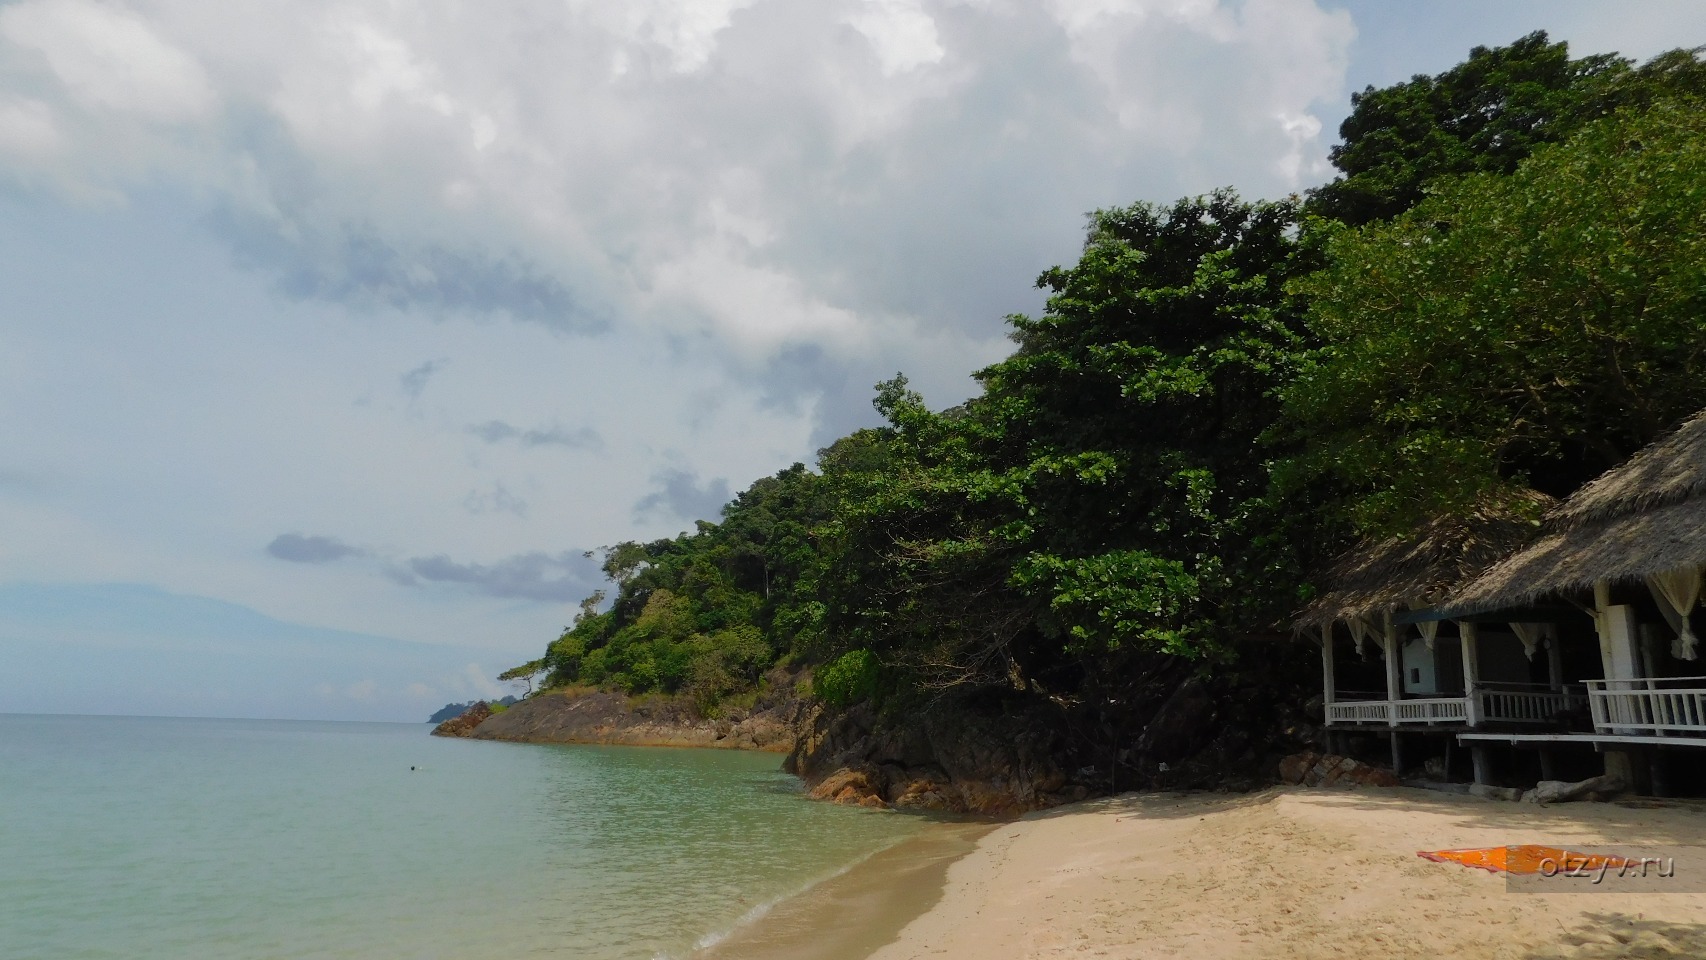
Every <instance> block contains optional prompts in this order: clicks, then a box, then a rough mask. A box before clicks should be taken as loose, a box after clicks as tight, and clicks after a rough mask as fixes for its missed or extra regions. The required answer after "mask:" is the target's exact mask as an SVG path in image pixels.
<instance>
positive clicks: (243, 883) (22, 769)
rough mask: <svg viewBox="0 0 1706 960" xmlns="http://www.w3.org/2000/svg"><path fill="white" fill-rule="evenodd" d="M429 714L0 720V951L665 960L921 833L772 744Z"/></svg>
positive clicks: (136, 959)
mask: <svg viewBox="0 0 1706 960" xmlns="http://www.w3.org/2000/svg"><path fill="white" fill-rule="evenodd" d="M428 729H429V728H428V727H427V726H425V725H405V724H371V723H313V722H292V721H269V720H180V719H164V718H132V717H66V716H21V715H9V714H0V958H5V960H25V958H30V960H34V958H43V960H49V958H51V960H77V958H97V957H99V958H123V960H141V958H156V957H157V958H171V960H199V958H208V960H238V958H250V957H254V958H261V957H265V958H303V957H315V958H364V960H365V958H378V957H399V958H436V957H443V958H447V960H448V958H463V960H480V958H488V957H489V958H500V957H503V958H508V957H519V956H526V957H563V958H576V960H581V958H584V960H607V958H629V957H632V958H639V960H647V958H652V957H657V956H684V955H686V954H688V953H690V952H691V951H692V950H693V948H694V946H695V945H696V944H699V943H704V942H708V941H707V938H708V937H709V938H713V939H714V937H715V936H716V934H718V933H719V932H720V931H727V930H729V929H731V928H732V927H734V926H735V925H736V924H738V923H741V922H743V919H751V917H752V916H754V915H756V914H760V913H762V912H763V910H764V909H765V907H766V905H767V904H770V903H772V902H774V901H775V900H777V899H778V898H781V897H784V896H787V895H789V894H792V893H795V892H798V891H800V890H802V889H804V888H806V887H807V886H809V885H810V884H812V883H813V882H815V881H818V880H821V879H823V878H825V877H827V876H829V875H832V874H833V873H835V872H836V871H838V870H840V869H842V868H844V867H846V866H847V865H849V864H851V863H853V862H855V861H857V860H859V859H860V858H862V857H864V856H867V855H869V854H870V853H872V852H874V851H876V850H878V849H881V848H883V847H885V846H888V845H890V844H892V843H894V842H897V841H898V840H900V839H902V838H904V837H905V836H907V835H909V834H910V833H912V832H913V831H915V830H916V829H918V823H917V821H915V820H912V819H910V818H906V817H901V816H896V815H892V814H885V813H881V812H872V811H864V810H857V809H849V808H844V807H835V806H831V805H829V804H822V803H813V802H810V801H807V800H805V799H804V798H803V797H801V796H800V794H799V792H798V789H797V786H796V784H795V782H794V780H793V778H791V777H788V776H786V775H785V774H783V773H781V772H780V771H779V769H778V768H779V762H780V758H779V757H777V756H774V755H768V754H751V753H737V752H733V751H723V750H669V749H655V748H624V747H583V746H561V747H560V746H535V745H521V744H504V743H484V742H470V741H465V740H442V739H438V738H436V737H429V736H427V731H428ZM411 768H413V769H411Z"/></svg>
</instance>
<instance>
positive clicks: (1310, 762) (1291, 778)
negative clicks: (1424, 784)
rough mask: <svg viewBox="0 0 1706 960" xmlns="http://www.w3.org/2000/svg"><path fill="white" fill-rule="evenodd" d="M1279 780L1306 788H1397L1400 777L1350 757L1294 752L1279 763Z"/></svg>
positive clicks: (1382, 768) (1383, 768)
mask: <svg viewBox="0 0 1706 960" xmlns="http://www.w3.org/2000/svg"><path fill="white" fill-rule="evenodd" d="M1279 777H1280V780H1281V781H1283V782H1285V783H1291V784H1298V785H1300V786H1305V787H1396V786H1398V785H1399V780H1398V777H1397V775H1395V774H1394V773H1393V772H1392V771H1390V770H1388V769H1386V768H1385V767H1377V766H1374V765H1373V764H1368V763H1362V762H1360V761H1357V760H1353V759H1351V758H1350V757H1340V756H1334V755H1328V756H1322V755H1320V754H1318V753H1314V752H1312V751H1306V752H1304V753H1294V754H1292V755H1291V756H1289V757H1285V758H1283V759H1281V760H1280V762H1279Z"/></svg>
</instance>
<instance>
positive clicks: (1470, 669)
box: [1457, 620, 1485, 783]
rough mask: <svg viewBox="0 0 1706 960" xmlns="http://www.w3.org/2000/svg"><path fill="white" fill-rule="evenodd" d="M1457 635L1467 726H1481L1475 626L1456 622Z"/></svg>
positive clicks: (1479, 678)
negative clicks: (1477, 689)
mask: <svg viewBox="0 0 1706 960" xmlns="http://www.w3.org/2000/svg"><path fill="white" fill-rule="evenodd" d="M1457 635H1458V642H1459V644H1460V645H1461V646H1462V648H1463V695H1464V696H1465V697H1467V698H1468V703H1467V705H1466V708H1465V711H1466V712H1467V714H1468V724H1469V726H1471V727H1476V726H1480V724H1481V701H1480V698H1479V697H1478V696H1476V690H1475V687H1476V686H1477V685H1478V684H1479V683H1480V682H1481V666H1480V661H1479V659H1478V658H1477V656H1476V653H1477V651H1478V649H1479V647H1478V646H1477V641H1478V640H1479V636H1478V634H1477V633H1476V628H1475V624H1473V623H1471V622H1469V621H1468V620H1459V621H1457ZM1475 749H1477V750H1479V749H1481V748H1480V747H1477V748H1475ZM1480 764H1481V761H1479V760H1477V761H1476V771H1477V774H1479V771H1480ZM1475 782H1476V783H1483V782H1485V781H1483V780H1481V779H1480V778H1479V776H1477V777H1476V780H1475Z"/></svg>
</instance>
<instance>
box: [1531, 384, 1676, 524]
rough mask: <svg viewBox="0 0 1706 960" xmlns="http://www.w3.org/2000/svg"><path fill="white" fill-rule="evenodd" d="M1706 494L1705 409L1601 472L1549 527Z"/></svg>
mask: <svg viewBox="0 0 1706 960" xmlns="http://www.w3.org/2000/svg"><path fill="white" fill-rule="evenodd" d="M1702 494H1706V410H1703V411H1701V412H1700V413H1697V414H1695V415H1694V416H1693V417H1691V418H1689V420H1688V422H1686V423H1684V424H1683V425H1682V426H1681V427H1679V428H1678V429H1677V431H1676V432H1675V433H1673V434H1671V435H1670V436H1668V437H1666V438H1664V439H1663V440H1660V441H1658V442H1657V443H1655V444H1653V445H1651V446H1649V447H1647V448H1646V449H1645V450H1642V451H1641V452H1640V453H1637V454H1635V455H1634V456H1633V457H1630V458H1629V460H1628V462H1626V463H1624V464H1623V465H1622V466H1619V467H1614V468H1612V469H1610V470H1607V471H1606V472H1605V473H1603V474H1600V476H1599V478H1598V479H1596V480H1594V481H1593V482H1592V483H1590V484H1588V485H1587V486H1585V487H1583V488H1581V489H1580V490H1577V491H1576V492H1575V493H1574V494H1572V495H1571V496H1570V499H1568V500H1565V501H1564V505H1563V506H1561V507H1559V508H1558V511H1557V513H1556V514H1554V515H1553V516H1552V517H1551V518H1548V521H1547V526H1548V528H1552V527H1554V526H1556V527H1557V528H1558V529H1566V528H1570V527H1576V526H1580V525H1582V524H1586V523H1595V522H1600V521H1605V520H1611V519H1614V518H1617V517H1622V516H1629V515H1631V514H1634V513H1637V512H1640V511H1644V510H1651V509H1653V508H1655V507H1661V506H1664V505H1666V504H1672V503H1678V502H1680V501H1683V500H1687V499H1689V498H1691V497H1699V496H1701V495H1702Z"/></svg>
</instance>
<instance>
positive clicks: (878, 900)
mask: <svg viewBox="0 0 1706 960" xmlns="http://www.w3.org/2000/svg"><path fill="white" fill-rule="evenodd" d="M891 815H892V816H906V814H891ZM998 828H999V825H998V824H994V823H988V822H982V821H937V822H932V823H929V824H926V825H925V826H924V827H923V829H921V830H920V831H919V832H918V833H917V834H915V835H913V836H910V837H907V838H905V839H903V840H901V841H900V842H898V843H896V844H893V845H892V846H889V847H885V848H883V849H881V850H878V851H877V852H876V853H873V854H871V855H870V856H868V857H865V858H864V859H862V860H858V861H855V862H854V863H853V864H851V865H850V866H848V867H846V868H844V869H842V870H840V871H839V872H837V873H835V874H833V875H831V876H829V877H827V878H825V879H824V880H822V881H819V882H818V883H815V884H813V885H812V886H810V887H808V888H806V889H805V890H803V891H801V892H799V893H797V894H794V895H792V896H789V897H784V898H783V899H781V900H779V901H777V902H775V903H773V904H770V905H768V906H767V907H760V908H759V910H761V912H760V913H759V914H758V915H757V916H756V917H750V919H748V918H743V921H742V922H741V923H738V924H736V925H735V926H734V927H733V928H732V929H730V930H726V931H719V932H717V933H715V934H712V935H711V937H715V941H714V942H712V943H708V944H705V943H704V942H703V941H701V943H702V944H703V945H702V946H700V947H698V948H697V949H695V950H694V951H693V952H692V953H691V954H689V956H690V957H691V960H865V958H866V957H869V956H870V955H871V954H872V953H873V952H874V951H876V950H878V949H879V948H881V947H883V946H884V945H885V944H888V943H891V942H893V941H894V939H895V938H896V937H897V936H899V935H900V933H901V931H902V930H903V929H904V928H906V926H907V925H908V924H910V923H912V922H913V921H915V920H917V919H918V918H919V917H921V916H923V915H924V914H925V913H926V912H927V911H929V910H930V909H931V908H932V907H933V906H935V905H936V904H937V903H938V902H939V901H940V900H941V898H942V897H943V896H944V895H945V894H946V892H947V891H948V889H949V884H948V872H949V870H950V868H951V867H952V866H953V865H954V864H955V863H957V862H959V861H960V860H962V859H964V858H965V857H967V856H970V855H971V854H973V853H974V852H976V850H977V847H978V842H979V841H980V840H981V839H982V838H983V837H985V836H987V835H988V834H990V833H991V832H993V831H995V830H996V829H998ZM711 937H707V938H706V939H710V938H711Z"/></svg>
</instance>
